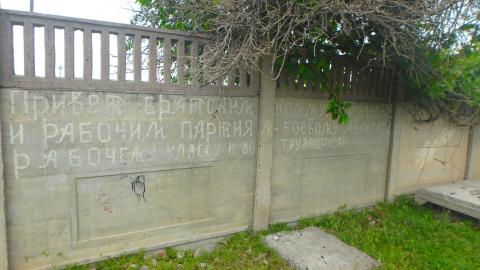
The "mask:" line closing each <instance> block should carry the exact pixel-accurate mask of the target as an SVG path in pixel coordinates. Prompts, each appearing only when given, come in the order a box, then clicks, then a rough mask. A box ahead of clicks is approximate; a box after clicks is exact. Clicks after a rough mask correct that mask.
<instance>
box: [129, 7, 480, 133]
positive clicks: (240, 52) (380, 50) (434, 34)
mask: <svg viewBox="0 0 480 270" xmlns="http://www.w3.org/2000/svg"><path fill="white" fill-rule="evenodd" d="M137 2H138V3H139V4H140V6H141V7H140V9H139V10H138V11H137V12H136V14H135V16H134V18H133V20H132V22H133V23H136V24H140V25H147V26H152V27H157V28H167V29H177V30H183V31H193V32H201V33H204V34H205V35H207V36H208V37H209V38H210V39H211V41H212V42H211V43H210V47H209V51H208V52H207V53H206V54H205V56H206V57H203V58H202V59H201V62H202V72H201V74H202V76H203V80H204V82H206V83H208V82H209V81H214V80H216V79H218V78H219V77H222V76H224V75H226V74H228V73H231V72H232V71H234V70H235V69H236V68H238V66H239V65H241V64H247V65H248V66H249V67H250V68H253V69H257V70H260V69H259V68H258V66H257V64H258V63H259V59H260V58H261V57H263V56H271V59H273V62H274V63H273V65H272V67H273V68H272V73H273V74H274V77H277V76H278V74H280V72H281V71H282V70H287V71H288V72H291V73H295V74H294V76H295V78H296V80H298V81H304V80H305V81H311V80H316V79H317V78H318V77H322V78H327V77H328V76H322V74H323V75H325V74H328V73H329V72H330V66H329V64H328V63H329V61H330V60H331V59H333V58H335V57H336V56H337V55H343V56H345V57H349V58H350V59H351V61H353V62H355V63H356V64H359V65H360V64H361V65H365V68H368V66H382V67H390V68H391V69H393V70H395V71H396V72H397V74H396V75H397V76H401V78H403V79H405V80H407V81H408V82H409V85H408V86H409V88H410V90H411V91H410V92H411V93H412V94H411V95H410V97H411V98H413V99H414V100H416V101H417V102H418V103H419V104H421V105H423V107H425V108H428V111H429V112H430V114H434V113H437V112H438V113H444V112H446V113H449V115H451V116H454V117H455V119H456V120H458V122H460V123H462V124H470V123H472V122H473V121H474V120H475V119H476V115H477V111H478V108H479V107H480V106H479V105H480V93H479V92H480V88H479V85H480V82H479V76H478V74H479V66H480V63H479V62H478V61H479V46H478V43H479V15H478V11H479V7H480V1H479V0H473V1H472V0H137ZM326 82H327V83H328V80H327V81H326ZM324 89H327V91H329V93H330V97H331V98H330V103H329V104H330V105H331V106H329V108H330V110H329V113H331V115H332V117H333V118H334V119H338V120H339V121H340V122H346V120H347V119H348V118H347V114H346V110H347V109H348V103H345V102H344V101H343V99H342V98H341V96H342V95H341V93H339V92H338V89H334V88H329V87H324ZM328 89H329V90H328ZM434 118H435V117H432V116H430V117H429V118H428V119H429V120H431V119H434Z"/></svg>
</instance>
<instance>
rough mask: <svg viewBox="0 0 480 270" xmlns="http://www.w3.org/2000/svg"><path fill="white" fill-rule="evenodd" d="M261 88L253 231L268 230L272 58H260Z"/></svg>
mask: <svg viewBox="0 0 480 270" xmlns="http://www.w3.org/2000/svg"><path fill="white" fill-rule="evenodd" d="M261 69H262V75H261V86H260V106H259V113H258V118H259V126H258V142H257V170H256V176H255V202H254V209H253V230H254V231H259V230H263V229H267V228H268V219H269V215H270V184H271V180H272V162H273V122H274V117H275V89H276V82H275V80H273V75H272V74H271V71H272V58H271V57H264V58H263V59H262V64H261Z"/></svg>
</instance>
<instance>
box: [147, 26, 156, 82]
mask: <svg viewBox="0 0 480 270" xmlns="http://www.w3.org/2000/svg"><path fill="white" fill-rule="evenodd" d="M148 80H149V81H150V82H151V83H154V82H156V81H157V37H156V36H155V35H150V39H149V40H148Z"/></svg>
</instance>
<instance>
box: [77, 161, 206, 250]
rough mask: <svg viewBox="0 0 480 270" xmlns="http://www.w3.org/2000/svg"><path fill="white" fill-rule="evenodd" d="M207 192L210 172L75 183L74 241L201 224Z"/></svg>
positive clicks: (142, 174)
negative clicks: (75, 222) (75, 237)
mask: <svg viewBox="0 0 480 270" xmlns="http://www.w3.org/2000/svg"><path fill="white" fill-rule="evenodd" d="M211 190H212V183H211V177H210V167H197V168H182V169H170V170H158V171H149V172H139V173H132V174H116V175H107V176H95V177H87V178H77V179H76V195H77V226H78V228H77V231H78V240H79V241H85V240H92V239H98V238H108V237H120V236H122V235H124V234H132V233H139V232H147V231H152V230H156V229H161V228H165V227H169V226H176V225H185V224H189V223H195V222H201V221H205V220H207V219H209V218H211V216H212V213H211V212H212V206H211V196H209V194H211Z"/></svg>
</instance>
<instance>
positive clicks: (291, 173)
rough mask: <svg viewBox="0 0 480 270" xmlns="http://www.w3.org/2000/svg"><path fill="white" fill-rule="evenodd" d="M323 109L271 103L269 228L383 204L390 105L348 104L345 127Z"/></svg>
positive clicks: (319, 103)
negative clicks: (345, 208)
mask: <svg viewBox="0 0 480 270" xmlns="http://www.w3.org/2000/svg"><path fill="white" fill-rule="evenodd" d="M326 104H327V101H325V100H318V99H317V100H315V99H301V98H283V97H277V101H276V114H275V127H274V132H275V134H274V135H275V138H274V159H273V160H274V161H273V162H274V163H273V177H272V207H271V212H270V222H280V221H293V220H297V219H298V218H301V217H306V216H315V215H320V214H322V213H325V212H328V211H332V210H336V209H337V208H338V207H339V206H341V205H344V204H347V205H348V206H350V207H352V206H361V205H367V204H372V203H374V202H376V201H381V200H383V198H384V192H385V179H386V174H387V166H388V152H389V142H390V122H391V120H390V116H391V108H390V105H388V104H382V103H362V102H353V106H352V108H351V109H350V111H349V115H350V120H349V122H348V124H346V125H339V124H338V123H337V122H336V121H333V120H331V118H330V116H329V115H327V114H326V113H325V112H326Z"/></svg>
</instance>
